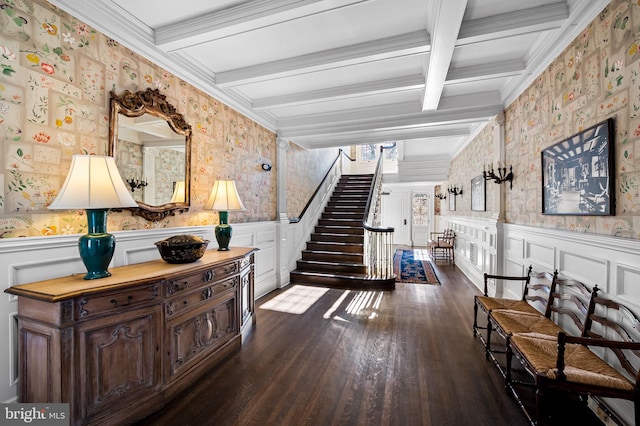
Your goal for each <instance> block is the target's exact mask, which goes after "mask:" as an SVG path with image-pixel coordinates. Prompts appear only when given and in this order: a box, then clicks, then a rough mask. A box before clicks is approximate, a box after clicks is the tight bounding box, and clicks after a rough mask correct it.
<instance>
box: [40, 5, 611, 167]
mask: <svg viewBox="0 0 640 426" xmlns="http://www.w3.org/2000/svg"><path fill="white" fill-rule="evenodd" d="M51 3H53V4H54V5H56V6H58V7H60V8H61V9H63V10H65V11H67V12H68V13H70V14H72V15H74V16H75V17H77V18H79V19H81V20H83V21H85V22H86V23H88V24H90V25H91V26H93V27H94V28H96V29H98V30H99V31H101V32H103V33H104V34H106V35H108V36H109V37H112V38H113V39H115V40H117V41H119V42H120V43H122V44H123V45H125V46H127V47H129V48H131V49H132V50H133V51H135V52H137V53H139V54H140V55H142V56H144V57H147V58H148V59H150V60H152V61H153V62H155V63H157V64H159V65H160V66H162V67H163V68H165V69H167V70H168V71H170V72H173V73H175V74H176V75H178V76H179V77H181V78H182V79H184V80H186V81H187V82H189V83H191V84H193V85H195V86H196V87H198V88H200V89H201V90H203V91H205V92H207V93H209V94H211V95H212V96H214V97H216V98H218V99H219V100H221V101H222V102H224V103H226V104H228V105H229V106H231V107H233V108H235V109H237V110H238V111H240V112H242V113H243V114H245V115H247V116H249V117H250V118H252V119H253V120H255V121H257V122H259V123H260V124H262V125H264V126H265V127H267V128H269V129H271V130H273V131H275V132H277V133H278V135H279V136H281V137H283V138H286V139H288V140H292V141H295V142H296V143H298V144H299V145H301V146H305V147H308V148H316V147H332V146H347V145H352V144H360V143H373V142H386V141H415V142H416V143H419V144H422V145H424V148H425V149H426V150H427V152H431V153H434V154H438V155H448V156H449V157H451V156H452V155H454V154H455V152H457V151H458V150H460V149H461V148H462V147H463V146H464V145H465V144H466V143H467V142H468V141H469V140H470V139H471V138H472V137H473V136H474V135H475V133H477V132H478V131H479V130H480V129H481V128H482V125H483V124H484V123H485V122H486V121H487V120H488V119H489V118H491V117H492V116H494V115H496V114H497V113H499V112H500V111H502V110H503V109H504V107H505V106H506V105H508V104H509V103H510V102H512V101H513V100H514V99H515V98H516V97H517V96H518V95H519V94H520V93H521V92H522V91H523V90H524V89H525V88H526V87H527V86H528V85H529V84H530V83H531V82H532V81H533V79H534V78H535V77H537V76H538V75H539V74H540V72H542V71H543V70H544V69H545V68H546V67H547V66H548V65H549V64H550V63H551V61H552V60H553V59H554V58H555V57H556V56H557V55H558V54H560V53H561V52H562V50H563V49H564V47H565V46H566V45H568V43H569V42H570V41H571V40H572V39H573V38H575V37H576V36H577V35H578V34H579V33H580V31H581V30H582V29H583V28H584V27H585V26H586V25H587V24H588V23H589V22H590V21H591V20H592V19H593V18H594V17H596V16H597V14H598V13H599V12H600V11H601V10H602V9H603V8H604V7H605V6H606V5H607V4H608V1H606V0H566V1H558V0H251V1H247V0H214V1H211V0H181V1H178V2H175V1H169V0H135V1H132V0H51Z"/></svg>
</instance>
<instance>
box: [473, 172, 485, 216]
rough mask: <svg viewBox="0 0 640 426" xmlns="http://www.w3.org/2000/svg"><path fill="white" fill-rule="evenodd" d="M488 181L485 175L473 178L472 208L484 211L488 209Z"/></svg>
mask: <svg viewBox="0 0 640 426" xmlns="http://www.w3.org/2000/svg"><path fill="white" fill-rule="evenodd" d="M486 192H487V183H486V180H485V179H484V176H476V177H474V178H473V179H471V210H473V211H477V212H483V211H486V210H487V204H486V200H485V197H486Z"/></svg>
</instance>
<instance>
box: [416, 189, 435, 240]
mask: <svg viewBox="0 0 640 426" xmlns="http://www.w3.org/2000/svg"><path fill="white" fill-rule="evenodd" d="M411 205H412V206H411V225H412V226H411V241H412V242H413V245H415V246H426V245H427V241H429V232H430V231H429V230H430V228H431V227H430V224H429V218H430V216H431V214H430V212H431V211H432V209H433V208H432V204H431V195H430V194H429V193H428V192H412V193H411Z"/></svg>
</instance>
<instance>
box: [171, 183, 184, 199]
mask: <svg viewBox="0 0 640 426" xmlns="http://www.w3.org/2000/svg"><path fill="white" fill-rule="evenodd" d="M185 198H186V197H185V187H184V181H183V180H179V181H177V182H176V187H175V188H174V189H173V195H172V196H171V201H170V203H184V202H185Z"/></svg>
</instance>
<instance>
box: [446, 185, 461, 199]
mask: <svg viewBox="0 0 640 426" xmlns="http://www.w3.org/2000/svg"><path fill="white" fill-rule="evenodd" d="M447 192H448V193H449V194H451V195H453V196H454V197H457V196H458V195H462V188H458V186H450V187H449V189H447Z"/></svg>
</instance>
